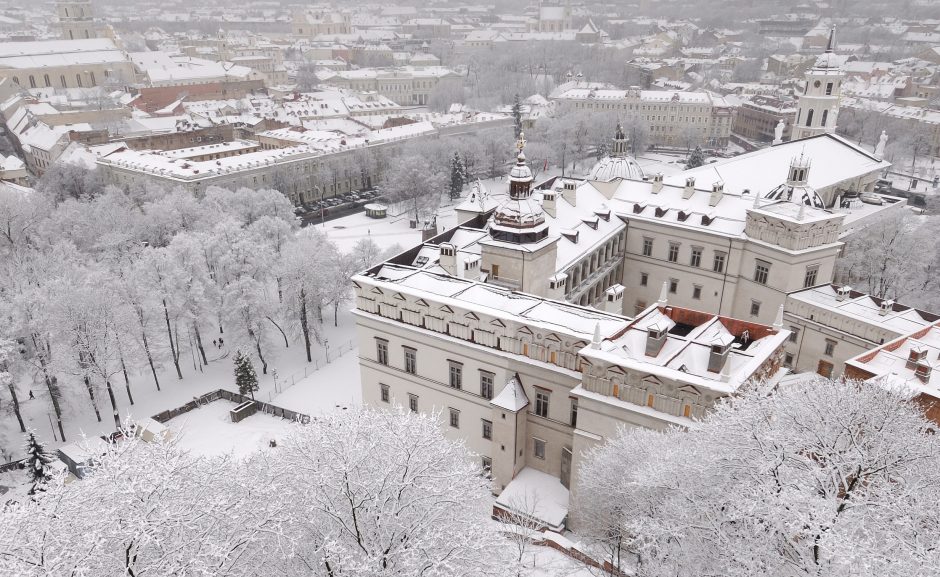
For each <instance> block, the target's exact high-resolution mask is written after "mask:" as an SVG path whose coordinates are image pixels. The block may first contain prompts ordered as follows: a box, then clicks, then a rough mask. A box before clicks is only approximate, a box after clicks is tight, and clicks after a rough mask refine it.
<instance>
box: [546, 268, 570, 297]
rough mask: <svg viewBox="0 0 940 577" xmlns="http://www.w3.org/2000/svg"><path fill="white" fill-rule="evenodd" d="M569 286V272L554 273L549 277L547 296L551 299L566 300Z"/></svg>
mask: <svg viewBox="0 0 940 577" xmlns="http://www.w3.org/2000/svg"><path fill="white" fill-rule="evenodd" d="M567 286H568V275H567V274H565V273H563V272H560V273H558V274H556V275H552V276H551V277H549V279H548V294H547V295H546V296H547V297H548V298H550V299H557V300H564V299H565V290H566V289H567Z"/></svg>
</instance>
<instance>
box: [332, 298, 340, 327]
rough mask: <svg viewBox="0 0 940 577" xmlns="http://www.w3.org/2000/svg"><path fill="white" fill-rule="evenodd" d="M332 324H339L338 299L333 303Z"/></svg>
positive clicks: (335, 325) (336, 325)
mask: <svg viewBox="0 0 940 577" xmlns="http://www.w3.org/2000/svg"><path fill="white" fill-rule="evenodd" d="M333 326H334V327H338V326H339V301H336V302H335V303H333Z"/></svg>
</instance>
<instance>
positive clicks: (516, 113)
mask: <svg viewBox="0 0 940 577" xmlns="http://www.w3.org/2000/svg"><path fill="white" fill-rule="evenodd" d="M512 126H513V130H514V133H515V137H516V138H519V135H520V134H522V101H521V100H519V94H518V93H516V94H515V96H513V99H512Z"/></svg>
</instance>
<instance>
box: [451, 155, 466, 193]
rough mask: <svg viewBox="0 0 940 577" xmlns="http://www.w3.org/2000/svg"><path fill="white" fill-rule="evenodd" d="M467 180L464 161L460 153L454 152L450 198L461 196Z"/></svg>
mask: <svg viewBox="0 0 940 577" xmlns="http://www.w3.org/2000/svg"><path fill="white" fill-rule="evenodd" d="M465 181H466V175H465V174H464V168H463V163H462V162H460V153H457V152H455V153H454V160H453V162H452V163H451V167H450V198H451V199H455V198H460V194H461V193H462V192H463V185H464V182H465Z"/></svg>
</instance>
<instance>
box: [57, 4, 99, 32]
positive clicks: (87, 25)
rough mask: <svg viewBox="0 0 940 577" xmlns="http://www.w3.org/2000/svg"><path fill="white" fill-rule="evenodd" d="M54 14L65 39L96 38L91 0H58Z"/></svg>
mask: <svg viewBox="0 0 940 577" xmlns="http://www.w3.org/2000/svg"><path fill="white" fill-rule="evenodd" d="M56 14H57V15H58V16H59V28H61V30H62V38H63V39H65V40H85V39H87V38H98V36H99V35H98V31H97V28H96V26H95V18H94V11H93V10H92V7H91V0H58V1H57V2H56Z"/></svg>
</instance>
